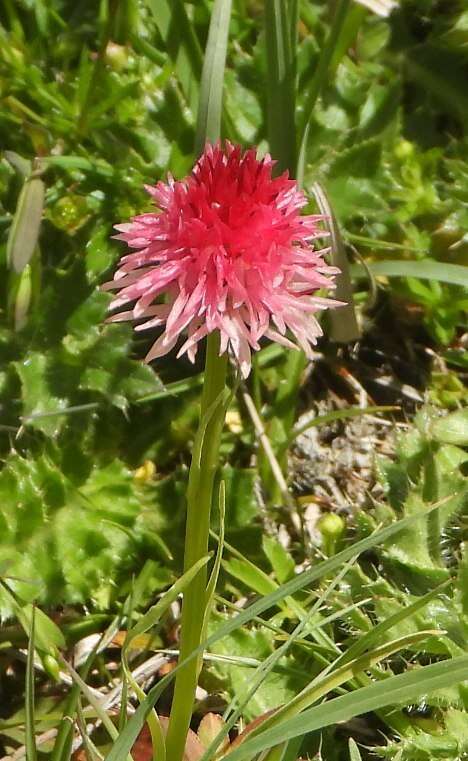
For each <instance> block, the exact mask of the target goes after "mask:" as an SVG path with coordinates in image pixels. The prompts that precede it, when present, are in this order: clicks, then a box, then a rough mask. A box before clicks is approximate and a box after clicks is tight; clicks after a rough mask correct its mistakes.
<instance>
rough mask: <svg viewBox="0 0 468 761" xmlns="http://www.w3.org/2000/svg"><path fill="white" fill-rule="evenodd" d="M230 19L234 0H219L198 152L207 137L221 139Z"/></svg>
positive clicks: (204, 79)
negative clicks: (232, 0)
mask: <svg viewBox="0 0 468 761" xmlns="http://www.w3.org/2000/svg"><path fill="white" fill-rule="evenodd" d="M230 19H231V0H215V2H214V4H213V10H212V12H211V22H210V29H209V32H208V41H207V43H206V50H205V58H204V61H203V71H202V79H201V89H200V102H199V105H198V119H197V134H196V138H195V150H196V153H197V154H199V153H201V152H202V151H203V148H204V146H205V143H206V142H207V141H208V142H212V143H215V142H216V141H217V140H219V136H220V132H221V114H222V107H223V83H224V68H225V65H226V52H227V44H228V36H229V22H230Z"/></svg>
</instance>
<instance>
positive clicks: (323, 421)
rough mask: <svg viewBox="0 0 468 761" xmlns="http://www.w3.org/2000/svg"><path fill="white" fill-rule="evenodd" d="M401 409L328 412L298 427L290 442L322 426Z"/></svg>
mask: <svg viewBox="0 0 468 761" xmlns="http://www.w3.org/2000/svg"><path fill="white" fill-rule="evenodd" d="M399 409H400V407H395V406H391V405H389V406H381V405H380V406H375V407H364V408H362V407H349V408H348V409H345V410H335V411H333V412H327V414H326V415H316V417H314V418H312V419H311V420H308V421H307V423H301V424H300V425H296V426H295V427H294V428H293V429H292V431H291V435H290V439H289V441H290V442H292V441H294V439H297V437H298V436H301V435H302V434H303V433H305V431H308V430H309V428H316V427H318V426H320V425H327V423H334V422H335V421H339V420H346V419H348V418H355V417H361V416H362V415H375V414H376V413H377V412H395V411H397V410H399Z"/></svg>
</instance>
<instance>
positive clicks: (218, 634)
mask: <svg viewBox="0 0 468 761" xmlns="http://www.w3.org/2000/svg"><path fill="white" fill-rule="evenodd" d="M444 503H445V500H443V501H442V502H440V503H438V504H437V505H435V506H433V507H431V508H430V509H429V510H428V511H427V512H423V513H418V514H417V515H410V516H408V517H407V518H403V519H402V520H399V521H396V522H395V523H393V524H391V525H390V526H387V527H386V528H383V529H381V530H380V531H377V532H376V533H375V534H372V536H369V537H366V538H365V539H362V540H361V541H359V542H356V543H355V544H353V545H350V546H349V547H346V549H344V550H342V552H339V553H338V554H337V555H334V556H333V557H331V558H328V559H327V560H324V561H323V562H321V563H318V564H317V565H314V566H313V567H312V568H310V569H308V570H307V571H304V572H303V573H301V574H298V576H296V577H295V578H294V579H291V581H288V582H287V583H286V584H283V585H282V586H281V587H279V588H278V589H276V590H275V591H274V592H271V593H270V594H268V595H266V596H265V597H263V598H262V599H260V600H257V601H256V602H254V603H253V604H252V605H250V606H249V607H248V608H246V609H245V610H242V611H241V612H240V613H238V614H237V615H236V616H234V617H233V618H232V619H231V620H229V621H227V622H226V623H225V624H223V625H222V626H220V627H219V628H218V629H217V630H216V631H215V632H214V633H213V634H212V635H211V636H210V637H209V638H208V639H207V640H206V641H205V642H203V643H202V644H201V645H200V647H199V648H197V650H194V651H193V652H192V653H191V655H190V656H189V658H186V659H185V660H184V661H183V662H181V663H180V664H178V666H177V667H176V668H175V669H174V670H173V671H172V672H171V674H169V675H168V676H167V677H164V678H163V679H161V681H160V682H159V684H157V685H156V686H155V687H153V689H152V690H151V691H150V692H149V693H148V695H147V697H146V700H145V701H144V702H143V703H142V704H141V705H140V706H139V707H138V708H137V710H136V711H135V713H134V715H133V716H132V718H131V719H130V721H129V722H128V724H127V725H126V727H125V729H124V731H123V732H122V733H121V734H120V736H119V738H118V740H117V742H115V743H114V745H113V746H112V748H111V750H110V751H109V753H108V755H107V756H106V759H107V761H120V759H123V758H125V757H126V755H127V754H128V752H129V751H130V749H131V748H132V746H133V743H134V742H135V740H136V738H137V736H138V734H139V732H140V731H141V729H142V727H143V725H144V723H145V719H146V716H147V715H148V713H149V711H150V710H151V708H152V707H153V706H154V705H155V703H156V701H157V700H158V698H159V696H160V695H161V694H162V692H163V691H164V690H165V689H166V687H167V685H168V684H170V682H171V681H172V679H173V678H174V676H175V674H176V672H177V671H178V670H179V669H180V668H181V667H182V666H183V665H184V664H185V663H187V662H188V661H189V660H191V659H193V658H196V657H198V654H199V653H201V652H203V651H204V650H205V649H207V648H209V647H210V646H211V645H213V644H214V643H215V642H217V641H218V640H220V639H222V638H223V637H226V636H227V635H228V634H230V633H231V632H233V631H235V630H236V629H239V628H240V627H241V626H243V625H244V624H246V623H248V622H249V621H252V620H253V619H254V618H255V617H256V616H259V615H260V614H261V613H264V612H265V611H266V610H269V609H270V608H272V607H273V606H275V605H276V604H277V603H278V602H280V601H281V600H284V599H285V598H287V597H288V596H290V595H293V594H295V593H296V592H298V591H299V590H300V589H304V588H306V587H307V586H309V585H310V584H312V583H313V582H314V581H316V580H317V579H321V578H327V577H328V576H329V575H330V574H332V573H333V572H334V571H335V570H336V569H338V568H340V567H341V566H342V565H343V564H344V563H346V562H347V561H348V560H350V559H351V558H352V557H354V556H356V557H359V555H360V554H361V553H363V552H366V551H367V550H369V549H371V548H372V547H375V546H376V545H378V544H381V543H383V542H386V541H387V540H388V539H390V538H391V537H392V536H394V535H395V534H397V533H398V532H400V531H402V530H404V529H406V528H407V527H408V526H409V525H411V524H412V523H413V521H414V520H417V519H421V517H423V516H424V515H429V514H430V513H431V512H432V511H433V510H438V509H439V507H440V506H441V504H444ZM466 667H467V668H466V670H467V674H468V657H467V663H466ZM281 741H282V738H279V740H277V743H279V742H281ZM277 743H276V744H277Z"/></svg>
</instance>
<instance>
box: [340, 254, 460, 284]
mask: <svg viewBox="0 0 468 761" xmlns="http://www.w3.org/2000/svg"><path fill="white" fill-rule="evenodd" d="M367 266H368V267H369V269H370V271H371V272H372V274H373V275H379V276H380V275H382V276H384V277H416V278H420V279H421V280H439V281H440V282H441V283H450V284H452V285H463V286H465V288H468V267H464V266H463V265H462V264H446V263H445V262H443V263H442V262H435V261H434V260H433V259H420V260H419V261H412V262H403V261H398V260H391V259H389V260H384V261H382V262H367ZM351 275H352V276H353V277H355V278H361V277H367V274H366V270H365V268H364V267H363V266H362V264H353V265H352V267H351Z"/></svg>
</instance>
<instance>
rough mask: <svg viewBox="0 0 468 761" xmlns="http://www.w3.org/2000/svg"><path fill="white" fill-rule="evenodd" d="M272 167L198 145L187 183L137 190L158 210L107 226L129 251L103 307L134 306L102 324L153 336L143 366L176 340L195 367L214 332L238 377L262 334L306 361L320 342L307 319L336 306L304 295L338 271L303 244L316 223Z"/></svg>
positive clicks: (250, 155)
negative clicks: (127, 323)
mask: <svg viewBox="0 0 468 761" xmlns="http://www.w3.org/2000/svg"><path fill="white" fill-rule="evenodd" d="M273 166H274V162H273V161H272V160H271V158H270V156H268V155H267V156H265V158H264V159H262V160H259V159H258V158H257V155H256V151H255V149H250V150H248V151H245V153H242V150H241V148H240V147H237V146H236V147H234V146H233V145H231V144H230V143H226V144H225V146H224V148H223V147H222V146H221V145H219V144H218V145H215V146H213V145H207V146H206V148H205V151H204V153H203V155H202V156H201V157H200V159H199V160H198V161H197V163H196V165H195V167H194V169H193V171H192V174H191V175H190V176H189V177H187V178H186V179H184V180H181V181H175V180H174V179H173V178H172V177H170V176H169V178H168V182H167V184H166V183H163V182H158V183H157V185H156V186H155V187H152V186H146V190H147V191H148V193H149V194H150V195H151V196H152V198H153V199H154V201H155V204H156V206H157V207H158V208H159V209H160V211H157V212H155V213H149V214H141V215H139V216H137V217H134V218H133V219H132V221H131V222H130V223H128V224H122V225H116V229H117V230H119V231H120V234H119V235H117V236H116V237H117V238H118V239H120V240H124V241H125V242H126V243H127V244H128V246H129V247H130V248H131V249H134V251H133V252H132V253H129V254H127V255H125V256H123V257H122V259H121V262H120V268H119V269H118V271H117V272H116V274H115V277H114V280H113V281H112V282H110V283H106V285H105V286H104V287H105V288H107V289H109V290H116V291H119V293H118V295H117V296H116V297H115V298H114V300H113V301H112V302H111V305H110V306H111V309H117V308H120V307H122V306H124V305H125V304H129V303H133V304H134V305H133V308H132V309H130V311H124V312H120V313H118V314H116V315H114V316H113V317H111V318H110V319H111V320H133V319H136V320H140V319H143V320H144V322H142V323H141V324H139V325H138V326H137V327H136V330H146V329H147V328H153V327H162V328H163V331H162V333H161V335H160V337H159V338H158V339H157V341H156V342H155V343H154V344H153V346H152V348H151V350H150V351H149V353H148V355H147V357H146V361H147V362H149V361H151V360H152V359H155V358H156V357H161V356H163V355H164V354H167V353H168V352H169V351H170V350H171V349H172V348H173V347H174V346H175V345H176V343H177V342H178V341H179V339H180V337H181V336H182V335H184V337H185V340H184V342H183V344H182V346H181V347H180V349H179V353H178V355H177V356H180V355H182V354H184V353H185V352H187V354H188V356H189V358H190V360H191V361H192V362H193V361H194V358H195V354H196V352H197V348H198V343H199V341H201V340H202V339H203V338H204V337H205V336H206V335H208V334H209V333H212V332H213V331H215V330H219V332H220V336H221V352H225V351H226V350H227V348H228V347H230V348H231V350H232V352H233V354H234V356H235V357H236V359H237V361H238V363H239V365H240V368H241V372H242V375H243V376H244V377H247V375H248V374H249V372H250V366H251V356H250V355H251V349H254V350H257V349H259V348H260V347H259V341H260V339H261V338H262V337H263V336H265V337H267V338H269V339H271V340H273V341H277V342H278V343H281V344H284V345H285V346H289V347H292V348H297V346H296V344H297V345H299V346H300V347H301V348H302V349H303V350H304V351H305V352H306V354H308V355H309V356H310V354H311V346H312V345H313V344H315V343H316V340H317V337H318V336H319V335H321V329H320V326H319V324H318V322H317V320H316V319H315V317H314V316H313V315H314V312H317V311H318V310H320V309H324V308H326V307H330V306H337V305H338V304H339V302H336V301H332V300H330V299H325V298H321V297H319V296H315V295H314V294H315V292H316V291H317V290H318V289H319V288H330V287H333V280H332V277H331V276H333V275H335V274H336V273H337V272H338V270H337V269H336V268H334V267H329V266H328V265H327V264H326V263H325V262H324V260H323V253H324V251H315V250H314V249H313V247H312V244H311V241H313V240H315V238H319V237H321V236H322V235H323V234H324V233H323V231H322V230H320V228H319V226H318V222H319V221H320V220H321V219H323V218H322V217H320V216H300V214H299V210H300V208H301V207H302V206H304V205H305V204H306V199H305V196H304V194H303V193H302V192H301V191H299V190H298V188H297V185H296V183H295V182H294V180H290V179H289V178H288V174H287V173H285V174H283V175H282V176H281V177H276V178H274V177H272V169H273ZM287 331H289V333H290V335H291V336H292V337H293V338H294V339H295V342H296V344H295V343H292V342H291V341H290V340H289V339H288V338H287V337H286V333H287Z"/></svg>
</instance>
